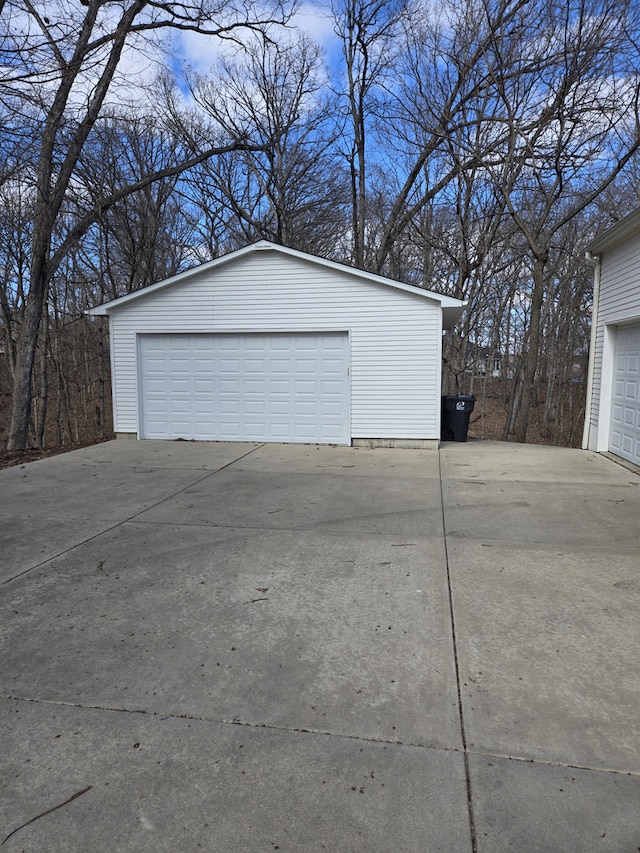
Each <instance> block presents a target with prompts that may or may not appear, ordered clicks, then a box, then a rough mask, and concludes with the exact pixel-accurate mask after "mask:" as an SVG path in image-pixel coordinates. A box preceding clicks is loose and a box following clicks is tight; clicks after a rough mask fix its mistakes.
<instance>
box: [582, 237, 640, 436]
mask: <svg viewBox="0 0 640 853" xmlns="http://www.w3.org/2000/svg"><path fill="white" fill-rule="evenodd" d="M600 263H601V268H600V296H599V300H598V306H597V308H598V311H597V328H596V334H595V346H594V362H593V377H592V386H591V387H592V396H591V406H590V410H589V413H588V417H589V423H590V430H589V440H588V445H587V446H588V448H589V449H591V450H600V451H602V450H606V449H607V447H608V435H609V421H610V418H611V409H610V402H611V401H610V387H609V384H608V380H607V376H608V374H609V371H610V368H611V367H612V365H611V364H610V363H609V360H610V358H611V357H612V352H613V350H614V349H615V331H616V327H617V326H619V325H622V324H627V323H632V322H640V235H636V236H635V237H633V238H631V239H628V240H626V241H625V242H623V243H621V244H620V245H618V246H615V247H614V248H612V249H610V250H608V251H604V252H603V254H602V257H601V261H600ZM603 369H604V375H603Z"/></svg>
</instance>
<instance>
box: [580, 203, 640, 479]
mask: <svg viewBox="0 0 640 853" xmlns="http://www.w3.org/2000/svg"><path fill="white" fill-rule="evenodd" d="M587 250H588V251H587V257H588V258H591V259H593V260H594V261H595V264H596V268H595V280H594V288H593V324H592V329H591V349H590V353H589V375H588V380H587V381H588V384H587V404H586V418H585V427H584V435H583V440H582V446H583V447H584V448H587V449H589V450H597V451H601V452H602V451H610V452H611V453H615V454H616V455H617V456H620V457H622V458H623V459H626V460H628V461H629V462H633V463H634V464H636V465H640V209H638V210H636V211H634V212H633V213H631V214H629V216H626V217H625V218H624V219H622V220H620V222H618V223H617V224H616V225H614V226H613V227H612V228H610V229H609V230H608V231H606V232H605V233H604V234H602V235H601V236H600V237H598V238H597V239H595V240H594V241H593V242H592V243H591V244H590V245H589V246H588V247H587Z"/></svg>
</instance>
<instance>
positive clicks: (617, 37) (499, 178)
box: [485, 0, 640, 441]
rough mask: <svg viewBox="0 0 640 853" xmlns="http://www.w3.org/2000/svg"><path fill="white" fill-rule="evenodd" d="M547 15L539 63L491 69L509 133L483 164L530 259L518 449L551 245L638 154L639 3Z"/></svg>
mask: <svg viewBox="0 0 640 853" xmlns="http://www.w3.org/2000/svg"><path fill="white" fill-rule="evenodd" d="M552 12H553V13H554V15H553V17H547V16H546V15H542V16H541V17H539V19H538V22H536V23H535V25H530V26H528V27H527V29H526V30H525V33H524V35H525V36H526V37H527V40H528V41H529V42H530V43H531V44H533V45H535V48H536V50H537V51H542V52H541V53H540V57H539V59H537V61H536V63H535V65H533V66H530V61H529V59H527V60H526V61H525V63H524V65H523V63H522V59H518V58H517V57H516V56H513V55H512V56H510V57H509V63H508V65H509V67H511V68H514V67H515V68H516V69H518V73H517V74H515V75H514V74H510V75H509V79H508V80H507V79H505V77H504V76H503V75H501V74H500V68H499V67H498V66H496V78H497V82H498V86H497V90H498V93H499V103H500V104H501V106H502V111H503V119H502V120H503V122H504V124H505V126H507V127H508V131H509V132H508V135H507V136H506V137H505V144H504V146H503V147H502V148H501V150H500V157H499V159H495V158H493V157H486V158H485V164H486V165H487V168H488V169H489V171H490V172H491V173H492V175H493V177H494V181H495V186H496V189H497V191H498V192H499V193H500V194H501V195H502V198H503V200H504V203H505V207H506V210H508V212H509V214H510V216H511V217H512V219H513V221H514V223H515V224H516V225H517V227H518V229H519V230H520V232H521V234H522V235H523V237H524V239H525V241H526V245H527V247H528V251H529V253H530V256H531V259H532V269H531V289H530V294H529V297H528V298H529V300H530V315H529V325H528V334H527V340H526V350H525V353H524V358H523V371H522V375H521V393H520V394H517V395H513V398H512V418H511V420H512V421H513V422H515V421H516V420H517V426H516V430H515V437H516V440H518V441H525V440H526V436H527V431H528V426H529V413H530V407H531V402H532V394H533V389H534V387H535V378H536V372H537V369H538V359H539V354H540V346H541V341H542V320H543V309H544V303H545V298H546V296H547V294H548V292H549V280H550V277H551V275H552V274H550V270H549V260H550V257H551V253H552V251H553V246H554V240H555V239H556V237H557V235H560V234H561V233H562V232H563V230H564V228H565V226H566V225H567V224H568V223H570V222H571V221H572V220H573V219H574V217H576V216H578V215H579V214H581V213H582V211H583V210H585V208H587V207H588V206H589V205H590V204H592V203H593V202H594V200H595V199H597V197H598V196H599V195H600V194H601V193H602V192H603V191H604V190H605V189H606V188H607V187H609V186H610V185H611V184H612V182H613V181H614V179H615V178H616V176H617V175H618V174H619V173H620V172H621V171H622V170H623V169H624V168H625V166H626V165H627V164H628V163H630V161H631V160H632V158H633V157H634V155H635V153H636V152H637V151H638V148H639V147H640V113H639V111H638V105H639V93H640V86H639V82H640V56H639V55H638V51H637V48H636V45H635V41H634V35H633V34H637V33H638V23H639V21H638V15H639V12H638V7H637V5H636V4H635V3H632V2H622V3H620V2H618V0H579V2H575V0H566V2H565V3H564V4H563V5H561V6H560V7H559V9H558V6H557V4H555V3H554V4H553V6H552V7H551V6H550V8H549V13H550V14H551V13H552ZM529 54H530V52H529V51H527V52H523V53H521V54H520V56H529ZM518 403H519V405H517V404H518ZM514 407H516V408H514ZM516 416H517V417H516Z"/></svg>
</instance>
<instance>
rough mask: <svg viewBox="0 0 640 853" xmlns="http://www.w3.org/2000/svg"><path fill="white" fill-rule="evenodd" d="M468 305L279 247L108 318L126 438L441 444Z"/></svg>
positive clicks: (209, 270)
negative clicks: (448, 384) (447, 386)
mask: <svg viewBox="0 0 640 853" xmlns="http://www.w3.org/2000/svg"><path fill="white" fill-rule="evenodd" d="M462 308H463V303H462V302H460V301H459V300H457V299H452V298H450V297H447V296H442V295H440V294H437V293H433V292H431V291H426V290H422V289H420V288H416V287H412V286H410V285H406V284H402V283H401V282H396V281H391V280H390V279H386V278H382V277H380V276H375V275H371V274H369V273H365V272H362V271H360V270H356V269H352V268H350V267H346V266H343V265H341V264H336V263H333V262H331V261H326V260H323V259H320V258H316V257H313V256H311V255H307V254H304V253H302V252H298V251H295V250H292V249H287V248H284V247H282V246H277V245H274V244H271V243H266V242H260V243H256V244H255V245H253V246H249V247H247V248H245V249H240V250H239V251H237V252H232V253H231V254H229V255H225V256H224V257H222V258H218V259H217V260H215V261H211V262H210V263H208V264H204V265H203V266H200V267H196V268H194V269H191V270H189V271H187V272H185V273H182V274H180V275H177V276H175V277H173V278H170V279H167V280H166V281H162V282H159V283H158V284H155V285H151V286H150V287H147V288H145V289H143V290H140V291H137V292H135V293H132V294H129V295H127V296H123V297H121V298H120V299H115V300H114V301H112V302H108V303H105V304H104V305H100V306H98V307H96V308H93V309H91V311H90V312H89V313H90V314H92V315H94V316H101V315H102V316H108V317H109V330H110V345H111V370H112V385H113V411H114V428H115V432H116V434H117V435H118V436H119V437H132V438H163V439H176V438H184V439H195V440H202V441H215V440H217V441H253V442H255V441H260V442H262V441H265V442H302V443H314V444H351V443H368V444H372V443H384V444H398V445H404V446H428V444H430V443H432V442H433V443H437V441H438V438H439V435H440V380H441V357H442V333H443V330H444V329H448V328H451V327H452V325H453V324H454V323H455V322H456V320H457V319H458V317H459V316H460V313H461V311H462Z"/></svg>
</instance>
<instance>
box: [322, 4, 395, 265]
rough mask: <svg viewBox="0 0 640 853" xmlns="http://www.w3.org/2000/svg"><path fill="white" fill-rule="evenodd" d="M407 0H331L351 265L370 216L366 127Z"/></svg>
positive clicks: (360, 251) (358, 261)
mask: <svg viewBox="0 0 640 853" xmlns="http://www.w3.org/2000/svg"><path fill="white" fill-rule="evenodd" d="M405 9H406V2H405V0H334V2H333V3H332V13H333V20H334V29H335V32H336V34H337V35H338V36H339V38H340V40H341V42H342V53H343V59H344V64H345V70H346V80H347V82H346V91H344V92H343V93H342V96H343V98H344V100H345V101H346V104H347V108H346V114H347V127H348V128H349V131H348V133H347V134H345V136H346V139H349V141H350V145H349V147H348V148H347V149H346V150H345V151H344V156H345V157H346V159H347V163H348V166H349V176H350V184H351V230H352V242H353V263H354V265H355V266H356V267H360V268H364V267H365V266H366V265H368V264H367V261H366V257H365V249H366V229H367V218H368V204H367V199H368V181H367V177H368V175H367V169H368V165H369V160H370V156H374V157H375V155H371V152H370V150H369V145H368V127H369V125H370V122H371V120H372V117H373V116H374V115H375V114H376V112H377V111H378V110H377V109H376V107H375V102H376V100H377V99H378V97H380V96H381V95H382V92H383V91H384V87H385V83H386V80H387V77H388V76H389V75H390V74H393V73H394V72H395V67H394V58H395V56H396V55H397V50H398V42H397V41H396V39H397V37H398V36H399V34H400V29H399V24H400V22H401V20H402V19H403V16H404V14H405Z"/></svg>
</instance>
